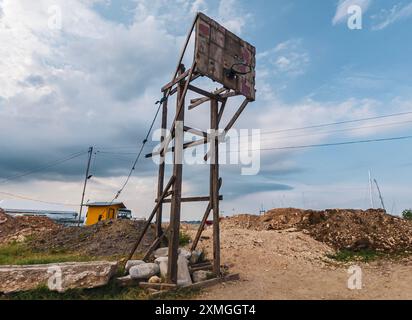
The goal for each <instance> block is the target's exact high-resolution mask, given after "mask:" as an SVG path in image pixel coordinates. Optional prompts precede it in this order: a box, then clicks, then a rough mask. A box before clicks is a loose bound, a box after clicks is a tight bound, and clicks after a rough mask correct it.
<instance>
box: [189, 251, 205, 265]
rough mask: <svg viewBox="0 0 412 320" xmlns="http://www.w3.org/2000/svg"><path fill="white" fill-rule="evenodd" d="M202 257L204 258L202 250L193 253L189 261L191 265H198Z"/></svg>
mask: <svg viewBox="0 0 412 320" xmlns="http://www.w3.org/2000/svg"><path fill="white" fill-rule="evenodd" d="M201 256H202V251H200V250H195V251H193V252H192V254H191V255H190V259H189V262H190V264H196V263H198V262H199V259H200V257H201Z"/></svg>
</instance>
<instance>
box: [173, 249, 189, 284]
mask: <svg viewBox="0 0 412 320" xmlns="http://www.w3.org/2000/svg"><path fill="white" fill-rule="evenodd" d="M191 284H192V278H191V277H190V272H189V261H188V260H187V259H186V258H185V256H183V255H179V258H178V259H177V285H178V286H179V287H184V286H188V285H191Z"/></svg>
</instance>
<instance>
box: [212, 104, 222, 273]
mask: <svg viewBox="0 0 412 320" xmlns="http://www.w3.org/2000/svg"><path fill="white" fill-rule="evenodd" d="M210 115H211V116H210V127H211V129H212V130H214V131H215V138H214V141H213V140H212V141H210V142H211V143H210V150H211V156H212V158H211V164H210V199H211V203H212V210H213V272H214V273H215V274H216V276H218V277H220V228H219V222H220V221H219V220H220V215H219V213H220V212H219V137H218V133H219V123H218V117H219V103H218V101H217V100H211V103H210Z"/></svg>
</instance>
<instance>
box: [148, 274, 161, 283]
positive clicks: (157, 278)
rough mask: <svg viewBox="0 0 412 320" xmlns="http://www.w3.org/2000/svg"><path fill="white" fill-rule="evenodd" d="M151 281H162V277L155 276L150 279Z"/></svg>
mask: <svg viewBox="0 0 412 320" xmlns="http://www.w3.org/2000/svg"><path fill="white" fill-rule="evenodd" d="M148 282H149V283H161V282H162V279H160V278H159V277H158V276H153V277H151V278H150V279H149V281H148Z"/></svg>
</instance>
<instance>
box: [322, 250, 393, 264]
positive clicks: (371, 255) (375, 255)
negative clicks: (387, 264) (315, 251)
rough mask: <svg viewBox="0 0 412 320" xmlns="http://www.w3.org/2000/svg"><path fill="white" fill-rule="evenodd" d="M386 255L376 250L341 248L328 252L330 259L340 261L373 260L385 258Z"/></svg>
mask: <svg viewBox="0 0 412 320" xmlns="http://www.w3.org/2000/svg"><path fill="white" fill-rule="evenodd" d="M384 256H385V255H384V254H382V253H380V252H377V251H374V250H360V251H351V250H340V251H338V252H337V253H335V254H328V255H327V257H328V258H329V259H333V260H336V261H339V262H352V261H357V262H371V261H375V260H378V259H380V258H383V257H384Z"/></svg>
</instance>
